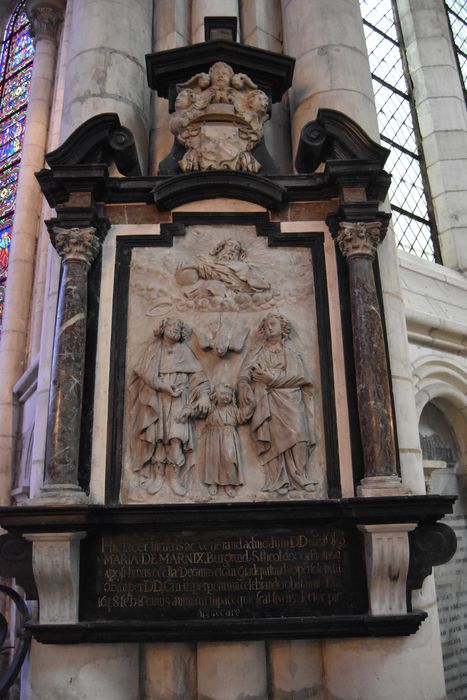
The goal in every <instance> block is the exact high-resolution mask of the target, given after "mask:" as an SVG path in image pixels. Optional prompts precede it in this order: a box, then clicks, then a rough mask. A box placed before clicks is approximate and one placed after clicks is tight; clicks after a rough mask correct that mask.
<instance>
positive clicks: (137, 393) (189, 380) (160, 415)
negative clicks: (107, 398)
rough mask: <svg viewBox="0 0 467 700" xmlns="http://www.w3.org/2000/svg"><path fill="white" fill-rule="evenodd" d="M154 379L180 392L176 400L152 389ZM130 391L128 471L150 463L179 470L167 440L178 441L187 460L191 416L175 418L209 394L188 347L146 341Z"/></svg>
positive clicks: (196, 360)
mask: <svg viewBox="0 0 467 700" xmlns="http://www.w3.org/2000/svg"><path fill="white" fill-rule="evenodd" d="M157 379H159V380H164V382H165V383H167V384H170V385H172V386H173V387H174V388H175V389H181V394H180V396H177V397H173V396H171V395H170V394H168V393H166V392H164V391H161V390H159V389H156V388H155V382H156V381H157ZM129 391H130V401H131V406H132V408H131V418H132V436H133V470H134V471H140V470H141V469H143V468H144V467H145V466H147V465H150V464H154V463H155V462H159V463H163V462H171V463H174V464H175V466H179V467H180V466H182V465H183V463H184V461H185V460H184V459H183V461H182V463H179V462H180V458H178V460H177V459H176V458H174V457H173V454H172V453H171V450H170V447H169V445H170V441H171V440H173V439H175V438H176V439H178V440H180V442H181V445H182V449H183V453H184V455H185V456H186V455H187V453H191V452H192V451H193V447H194V427H193V421H192V419H191V418H188V419H187V420H186V421H185V422H178V421H177V420H176V419H177V416H178V415H179V414H180V411H181V410H182V409H183V408H186V407H187V406H194V405H196V403H197V401H198V400H199V398H200V396H202V395H207V396H208V395H209V391H210V386H209V382H208V380H207V378H206V375H205V374H204V371H203V368H202V367H201V364H200V363H199V361H198V359H197V358H196V356H195V354H194V353H193V351H192V350H191V348H189V347H188V345H186V343H184V342H177V343H173V344H171V345H168V344H167V345H166V344H164V343H163V341H162V339H156V340H155V341H152V342H150V343H148V345H147V346H146V348H145V349H144V352H143V353H142V355H141V358H140V360H139V362H138V363H137V365H136V366H135V369H134V376H133V380H132V382H131V384H130V389H129ZM172 452H173V451H172ZM177 462H178V463H177Z"/></svg>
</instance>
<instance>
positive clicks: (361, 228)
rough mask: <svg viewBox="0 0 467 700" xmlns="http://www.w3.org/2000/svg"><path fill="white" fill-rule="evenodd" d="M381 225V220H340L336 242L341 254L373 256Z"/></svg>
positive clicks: (346, 256)
mask: <svg viewBox="0 0 467 700" xmlns="http://www.w3.org/2000/svg"><path fill="white" fill-rule="evenodd" d="M381 225H382V224H381V221H369V222H363V221H359V222H355V223H353V222H347V221H342V222H340V225H339V233H338V235H337V237H336V242H337V244H338V246H339V248H340V250H341V252H342V254H343V256H344V257H345V258H348V259H349V258H353V257H365V258H374V256H375V254H376V249H377V247H378V244H379V242H380V240H381Z"/></svg>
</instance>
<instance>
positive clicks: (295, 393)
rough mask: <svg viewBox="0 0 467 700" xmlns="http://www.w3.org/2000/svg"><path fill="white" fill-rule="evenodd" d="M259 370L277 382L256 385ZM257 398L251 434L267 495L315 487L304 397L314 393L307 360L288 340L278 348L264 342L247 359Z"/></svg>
mask: <svg viewBox="0 0 467 700" xmlns="http://www.w3.org/2000/svg"><path fill="white" fill-rule="evenodd" d="M253 367H257V368H259V369H261V370H263V371H265V372H268V373H270V374H272V375H273V376H274V379H273V381H272V382H270V383H268V384H266V383H264V382H259V381H254V380H253V379H252V376H251V370H252V368H253ZM240 379H241V380H242V379H244V380H246V381H247V382H248V383H249V384H250V386H251V388H252V390H253V392H254V395H255V399H256V407H255V410H254V413H253V416H252V418H251V434H252V437H253V439H254V441H255V442H256V446H257V452H258V456H259V459H260V461H261V463H262V465H263V467H264V470H265V484H264V487H263V491H277V490H279V489H282V488H304V487H306V486H308V485H309V484H313V483H314V482H313V481H312V479H311V478H310V476H309V475H308V472H307V465H308V460H309V456H310V453H311V450H312V447H313V446H314V445H315V438H314V435H313V434H312V429H311V425H310V423H311V421H310V420H309V418H308V415H307V414H308V410H307V405H306V403H305V401H304V396H303V392H304V391H307V393H308V394H309V393H310V392H311V382H310V379H309V378H308V377H307V376H306V372H305V368H304V366H303V360H302V358H301V356H300V355H299V353H298V352H297V351H296V349H295V348H294V347H293V345H292V344H291V343H290V342H289V341H285V342H284V343H283V345H282V346H280V347H279V351H278V348H273V347H272V346H271V345H269V344H268V343H267V342H264V343H263V344H261V345H260V346H258V347H257V348H255V349H253V351H252V352H251V353H249V355H248V356H247V357H246V359H245V362H244V364H243V367H242V369H241V372H240Z"/></svg>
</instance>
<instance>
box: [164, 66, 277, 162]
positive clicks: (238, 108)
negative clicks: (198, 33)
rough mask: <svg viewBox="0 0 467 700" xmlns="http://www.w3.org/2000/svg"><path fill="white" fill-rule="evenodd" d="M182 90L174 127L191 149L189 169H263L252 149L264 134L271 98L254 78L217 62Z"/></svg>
mask: <svg viewBox="0 0 467 700" xmlns="http://www.w3.org/2000/svg"><path fill="white" fill-rule="evenodd" d="M177 90H178V93H179V94H178V96H177V99H176V101H175V113H174V114H173V115H172V117H171V119H170V123H169V126H170V130H171V132H172V133H173V134H174V135H175V136H176V138H177V140H178V141H179V143H181V144H182V145H183V146H185V148H186V149H187V152H186V153H185V155H184V156H183V158H182V159H181V160H180V161H179V165H180V169H181V170H182V171H183V172H186V171H191V170H210V169H212V170H243V171H246V172H253V173H256V172H258V171H259V170H260V169H261V165H260V163H259V162H258V161H257V160H256V159H255V158H254V157H253V156H252V155H251V154H250V153H249V151H251V150H252V149H253V148H254V147H255V146H256V145H257V144H258V143H259V142H260V140H261V138H262V135H263V124H264V122H265V121H266V119H267V118H268V109H269V100H268V97H267V95H266V94H265V93H264V92H263V91H262V90H259V89H258V86H257V85H256V84H255V83H254V82H253V81H252V80H251V78H249V77H248V76H247V75H246V74H245V73H235V72H234V70H233V68H232V67H231V66H229V65H227V63H224V62H222V61H217V62H216V63H214V64H213V65H212V66H211V68H210V69H209V72H208V73H197V74H196V75H194V76H193V77H192V78H190V80H187V81H186V82H184V83H180V84H178V85H177Z"/></svg>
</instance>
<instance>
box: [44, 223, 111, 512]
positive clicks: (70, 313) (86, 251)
mask: <svg viewBox="0 0 467 700" xmlns="http://www.w3.org/2000/svg"><path fill="white" fill-rule="evenodd" d="M95 233H96V229H95V228H93V227H91V226H90V227H87V228H71V229H65V228H60V227H58V226H55V227H54V228H53V233H52V243H53V245H54V247H55V248H56V250H57V252H58V254H59V255H60V257H61V258H62V277H61V280H60V291H59V297H58V308H57V317H56V323H55V341H54V351H53V360H52V377H51V388H50V398H49V414H48V424H47V444H46V464H45V484H44V487H43V489H42V496H44V497H49V498H52V499H54V498H55V499H58V500H63V499H65V500H67V499H70V498H71V499H72V500H74V499H78V500H80V498H82V497H83V496H84V494H83V493H82V491H81V489H80V488H79V486H78V458H79V438H80V425H81V400H82V389H83V377H84V353H85V345H86V315H87V277H88V270H89V267H90V265H91V263H92V261H93V260H94V258H95V257H96V255H97V253H98V251H99V247H100V243H99V239H98V237H97V236H96V235H95Z"/></svg>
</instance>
